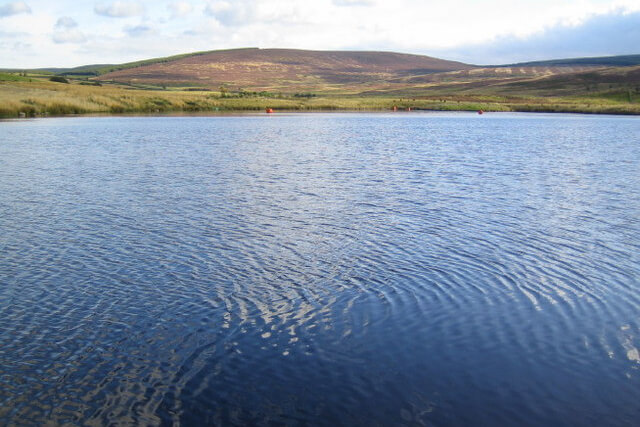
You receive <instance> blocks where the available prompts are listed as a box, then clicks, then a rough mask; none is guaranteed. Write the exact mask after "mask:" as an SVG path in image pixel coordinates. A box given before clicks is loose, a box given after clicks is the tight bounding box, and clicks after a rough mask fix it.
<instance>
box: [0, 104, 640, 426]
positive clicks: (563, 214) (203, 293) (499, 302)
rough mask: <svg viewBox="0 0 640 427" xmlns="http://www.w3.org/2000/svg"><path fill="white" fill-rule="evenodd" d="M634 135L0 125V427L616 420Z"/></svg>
mask: <svg viewBox="0 0 640 427" xmlns="http://www.w3.org/2000/svg"><path fill="white" fill-rule="evenodd" d="M639 348H640V119H639V118H636V117H607V116H578V115H575V116H573V115H540V114H536V115H525V114H522V115H516V114H485V115H484V116H478V115H472V114H433V113H431V114H429V113H416V114H397V115H391V114H389V115H387V114H296V115H274V116H260V115H256V116H238V117H117V118H115V117H93V118H60V119H43V120H25V121H6V122H0V424H17V425H40V424H43V423H52V424H65V423H69V424H72V425H132V424H134V425H171V424H175V425H179V424H180V425H189V426H190V425H194V426H195V425H198V426H200V425H247V424H257V425H327V426H333V425H349V426H352V425H362V426H372V425H435V426H461V425H487V426H497V425H500V426H528V425H531V426H534V425H537V426H540V425H544V426H594V425H607V426H624V425H629V426H631V425H637V423H638V420H640V392H639V390H640V355H639V353H638V351H639V350H638V349H639Z"/></svg>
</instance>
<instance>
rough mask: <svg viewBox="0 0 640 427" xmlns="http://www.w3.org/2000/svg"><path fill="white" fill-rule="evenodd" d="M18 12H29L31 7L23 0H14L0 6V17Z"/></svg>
mask: <svg viewBox="0 0 640 427" xmlns="http://www.w3.org/2000/svg"><path fill="white" fill-rule="evenodd" d="M20 13H31V8H30V7H29V5H28V4H26V3H25V2H23V1H14V2H12V3H7V4H5V5H3V6H0V18H2V17H4V16H11V15H18V14H20Z"/></svg>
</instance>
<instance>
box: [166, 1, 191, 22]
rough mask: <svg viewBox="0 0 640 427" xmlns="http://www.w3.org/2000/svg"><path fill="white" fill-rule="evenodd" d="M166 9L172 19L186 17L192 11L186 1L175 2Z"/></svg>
mask: <svg viewBox="0 0 640 427" xmlns="http://www.w3.org/2000/svg"><path fill="white" fill-rule="evenodd" d="M167 8H168V9H169V11H170V12H171V17H172V18H179V17H182V16H186V15H188V14H190V13H191V12H192V11H193V7H192V6H191V3H188V2H186V1H177V2H174V3H171V4H169V5H168V6H167Z"/></svg>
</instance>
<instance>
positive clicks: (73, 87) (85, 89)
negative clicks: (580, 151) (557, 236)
mask: <svg viewBox="0 0 640 427" xmlns="http://www.w3.org/2000/svg"><path fill="white" fill-rule="evenodd" d="M394 106H396V107H397V108H398V109H399V110H401V111H402V110H406V109H409V108H411V109H428V110H443V111H461V110H466V111H475V110H484V111H549V112H563V111H564V112H588V113H616V114H640V103H637V102H636V103H629V102H623V101H621V100H619V99H617V98H616V99H611V98H608V99H607V98H593V97H589V98H542V97H517V96H509V97H501V96H495V95H486V96H485V95H455V96H431V97H424V96H423V97H419V98H402V97H397V96H396V97H393V96H367V97H365V96H352V95H324V96H323V95H321V94H317V96H313V97H296V96H293V95H292V96H290V97H287V96H277V97H276V96H273V97H267V96H252V97H228V96H226V97H223V96H221V95H220V93H217V92H206V91H202V92H199V91H190V90H184V91H178V90H170V91H164V90H138V89H130V88H124V87H119V86H114V85H104V86H88V85H82V84H60V83H53V82H49V81H44V80H34V81H32V82H26V81H2V82H0V116H2V117H18V116H23V115H24V116H38V115H65V114H91V113H107V114H120V113H165V112H181V111H184V112H214V111H252V110H253V111H256V110H264V109H265V108H274V109H276V110H300V111H308V110H370V111H371V110H391V109H392V108H393V107H394Z"/></svg>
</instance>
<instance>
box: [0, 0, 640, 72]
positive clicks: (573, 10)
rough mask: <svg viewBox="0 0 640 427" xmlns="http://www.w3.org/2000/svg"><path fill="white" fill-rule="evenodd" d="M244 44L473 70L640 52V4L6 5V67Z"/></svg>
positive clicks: (295, 1) (1, 30) (2, 38)
mask: <svg viewBox="0 0 640 427" xmlns="http://www.w3.org/2000/svg"><path fill="white" fill-rule="evenodd" d="M239 47H260V48H299V49H314V50H377V51H395V52H405V53H415V54H423V55H429V56H435V57H439V58H444V59H452V60H458V61H462V62H467V63H471V64H508V63H515V62H521V61H531V60H542V59H554V58H567V57H584V56H607V55H622V54H640V0H614V1H611V0H566V1H564V0H447V1H442V0H252V1H250V0H196V1H186V0H180V1H175V0H154V1H146V0H134V1H128V0H118V1H109V0H107V1H102V0H100V1H82V0H81V1H78V0H73V1H71V0H55V1H51V0H46V1H45V0H18V1H14V0H9V1H7V0H0V68H36V67H73V66H78V65H86V64H112V63H123V62H128V61H135V60H140V59H148V58H154V57H160V56H168V55H174V54H179V53H187V52H194V51H202V50H215V49H231V48H239Z"/></svg>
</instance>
